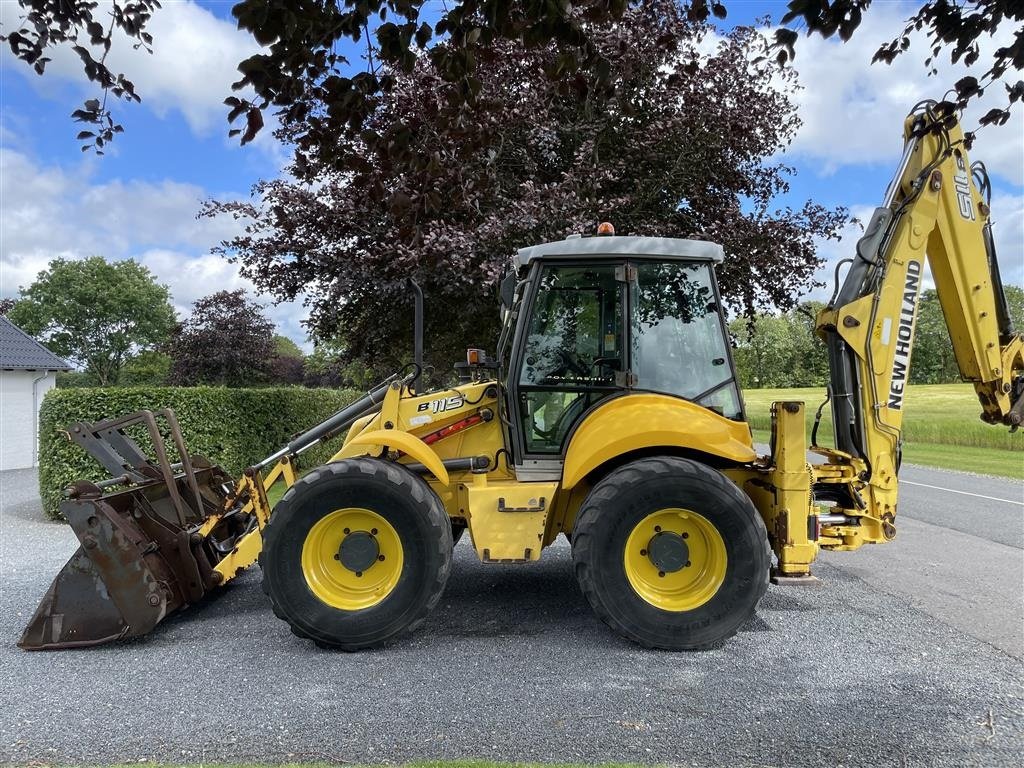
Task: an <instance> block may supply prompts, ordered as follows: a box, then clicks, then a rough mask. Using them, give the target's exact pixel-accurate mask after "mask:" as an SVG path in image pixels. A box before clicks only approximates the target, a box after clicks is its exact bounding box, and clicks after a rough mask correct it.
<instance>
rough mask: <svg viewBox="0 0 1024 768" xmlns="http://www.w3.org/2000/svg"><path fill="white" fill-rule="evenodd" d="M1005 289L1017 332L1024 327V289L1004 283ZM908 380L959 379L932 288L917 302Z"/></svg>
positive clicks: (946, 380)
mask: <svg viewBox="0 0 1024 768" xmlns="http://www.w3.org/2000/svg"><path fill="white" fill-rule="evenodd" d="M1004 291H1005V293H1006V303H1007V308H1008V309H1009V311H1010V321H1011V322H1012V323H1013V327H1014V328H1015V329H1016V330H1017V331H1021V330H1024V288H1021V287H1020V286H1017V285H1007V286H1004ZM910 381H911V382H912V383H914V384H950V383H952V382H956V381H960V369H959V368H958V367H957V364H956V355H955V354H954V353H953V342H952V341H950V338H949V330H948V329H947V328H946V320H945V318H944V317H943V315H942V306H941V305H940V304H939V296H938V294H937V293H936V292H935V289H934V288H929V289H928V290H925V291H923V292H922V293H921V300H920V301H919V302H918V305H917V325H916V326H915V330H914V352H913V357H912V365H911V368H910Z"/></svg>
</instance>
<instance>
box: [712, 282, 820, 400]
mask: <svg viewBox="0 0 1024 768" xmlns="http://www.w3.org/2000/svg"><path fill="white" fill-rule="evenodd" d="M822 306H823V304H822V303H821V302H818V301H808V302H804V303H802V304H800V305H798V306H796V307H794V308H793V309H792V310H790V311H789V312H783V313H780V314H768V313H765V314H759V315H757V316H756V317H755V318H754V319H753V321H752V322H751V321H748V320H747V319H746V318H739V319H736V320H733V321H732V323H730V325H729V331H730V332H731V333H732V336H733V339H734V341H735V343H736V349H735V351H734V353H733V358H734V359H735V361H736V374H737V376H738V377H739V381H740V386H741V387H744V388H753V389H757V388H776V387H814V386H822V385H824V384H825V382H826V380H827V378H828V357H827V356H826V354H825V345H824V344H823V343H822V342H821V340H820V339H818V338H817V337H816V336H815V335H814V324H815V318H816V317H817V313H818V310H820V309H821V308H822Z"/></svg>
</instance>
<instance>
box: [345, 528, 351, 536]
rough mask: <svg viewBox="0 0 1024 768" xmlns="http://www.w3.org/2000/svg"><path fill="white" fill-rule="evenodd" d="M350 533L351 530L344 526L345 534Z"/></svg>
mask: <svg viewBox="0 0 1024 768" xmlns="http://www.w3.org/2000/svg"><path fill="white" fill-rule="evenodd" d="M350 533H352V531H351V530H350V529H349V528H346V529H345V535H346V536H347V535H348V534H350Z"/></svg>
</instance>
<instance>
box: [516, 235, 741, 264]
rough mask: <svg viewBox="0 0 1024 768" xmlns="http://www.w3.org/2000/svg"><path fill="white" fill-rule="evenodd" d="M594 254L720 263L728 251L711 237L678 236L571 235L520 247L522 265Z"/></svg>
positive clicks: (519, 254)
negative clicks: (691, 237)
mask: <svg viewBox="0 0 1024 768" xmlns="http://www.w3.org/2000/svg"><path fill="white" fill-rule="evenodd" d="M592 256H660V257H663V258H664V257H667V258H672V259H689V260H693V261H711V262H714V263H715V264H718V263H720V262H721V261H722V259H723V258H724V257H725V253H724V251H723V250H722V246H720V245H719V244H718V243H711V242H708V241H707V240H683V239H682V238H677V237H615V236H612V237H570V238H567V239H565V240H557V241H555V242H553V243H541V244H540V245H531V246H530V247H529V248H520V249H519V252H518V255H517V259H518V261H519V264H520V266H526V265H527V264H529V263H530V262H531V261H533V260H534V259H548V258H586V257H592Z"/></svg>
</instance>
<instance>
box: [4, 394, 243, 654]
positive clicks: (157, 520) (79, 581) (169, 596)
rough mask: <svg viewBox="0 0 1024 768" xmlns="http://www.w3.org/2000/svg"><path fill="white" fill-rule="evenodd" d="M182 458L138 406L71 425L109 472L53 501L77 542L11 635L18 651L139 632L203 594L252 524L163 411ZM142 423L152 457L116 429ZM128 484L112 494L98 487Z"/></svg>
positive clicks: (216, 471) (220, 476)
mask: <svg viewBox="0 0 1024 768" xmlns="http://www.w3.org/2000/svg"><path fill="white" fill-rule="evenodd" d="M163 415H164V416H165V417H166V418H167V422H168V424H169V425H170V429H171V435H172V437H174V439H175V442H176V443H177V444H178V447H179V454H180V456H181V459H182V461H181V462H180V463H179V464H176V465H171V464H169V463H168V461H167V457H166V454H165V452H164V449H163V446H162V438H161V436H160V433H159V431H158V430H157V428H156V422H155V419H154V415H153V414H152V413H151V412H148V411H143V412H140V413H138V414H133V415H132V416H129V417H125V418H124V419H118V420H115V421H109V422H100V423H97V424H77V425H75V426H74V427H73V428H72V430H71V431H70V432H69V434H70V435H71V437H72V439H74V440H75V441H76V442H78V443H79V444H81V445H83V447H85V448H86V449H87V450H89V452H90V453H92V454H93V455H94V456H95V457H96V458H98V459H100V461H101V462H102V463H103V464H104V466H106V467H107V469H108V470H109V471H111V473H112V474H115V473H123V474H120V475H119V476H116V477H115V478H114V479H113V480H109V481H105V482H102V483H98V484H93V483H89V482H85V481H80V482H78V483H76V484H75V485H74V486H72V487H71V488H69V489H68V491H67V494H68V497H69V498H68V499H67V500H66V501H64V502H62V503H61V505H60V510H61V512H62V513H63V515H64V516H65V518H67V521H68V523H69V524H70V525H71V528H72V530H74V532H75V535H76V536H77V537H78V540H79V542H80V544H81V546H80V547H79V548H78V550H77V551H76V552H75V553H74V555H72V556H71V559H70V560H69V561H68V562H67V564H66V565H65V566H64V568H63V569H62V570H61V571H60V573H59V574H57V577H56V578H55V579H54V580H53V583H52V584H51V585H50V588H49V590H47V592H46V594H45V596H44V597H43V599H42V601H41V602H40V604H39V607H38V608H37V609H36V612H35V614H34V615H33V617H32V620H31V621H30V622H29V624H28V626H27V627H26V628H25V631H24V633H23V634H22V636H21V640H19V641H18V645H19V647H21V648H23V649H25V650H51V649H61V648H76V647H82V646H89V645H99V644H101V643H106V642H111V641H113V640H118V639H121V638H127V637H135V636H138V635H144V634H146V633H147V632H149V631H150V630H152V629H153V627H155V626H156V625H157V623H159V622H160V621H162V620H163V619H164V618H165V617H166V616H168V615H169V614H171V613H173V612H174V611H176V610H178V609H179V608H183V607H185V606H187V605H190V604H194V603H196V602H198V601H199V600H201V599H202V598H203V597H204V596H205V595H206V594H207V593H208V592H210V591H211V590H213V589H215V588H216V587H217V586H219V585H220V584H221V583H222V581H223V577H222V575H221V574H220V573H217V572H215V571H214V565H215V564H216V563H218V561H220V560H221V558H223V557H224V556H225V554H226V553H229V552H231V550H232V548H233V547H234V544H235V542H236V541H237V540H238V539H239V538H240V537H241V536H243V535H245V534H246V533H247V532H249V531H251V530H252V529H253V528H254V527H255V522H256V521H255V519H254V518H253V515H252V513H251V512H249V511H248V508H247V507H246V506H245V504H244V500H243V501H241V502H238V503H236V500H235V499H233V497H231V496H230V494H229V493H228V492H227V491H226V490H225V489H226V488H230V487H231V485H233V484H232V481H231V479H230V478H229V477H227V476H226V475H225V474H224V473H223V472H222V471H221V470H220V468H219V467H214V466H211V465H210V464H209V463H208V462H207V461H206V460H205V459H202V458H201V457H199V456H195V457H193V456H189V455H188V454H187V452H186V451H185V449H184V444H183V441H181V437H180V431H179V430H178V425H177V422H176V420H175V419H174V414H173V413H171V412H170V411H164V412H163ZM135 425H144V426H147V427H150V432H151V437H153V439H154V443H156V444H157V445H156V453H157V455H158V457H159V458H158V460H157V461H156V462H152V461H150V460H148V459H146V458H145V456H144V455H143V454H142V453H141V451H138V446H137V445H135V443H134V442H133V441H132V440H131V439H130V438H129V437H128V436H127V435H126V434H125V433H124V431H123V430H124V429H126V428H128V427H131V426H135ZM113 485H126V486H129V487H128V489H127V490H123V491H120V492H117V493H113V494H106V495H105V494H104V490H103V489H104V487H110V486H113Z"/></svg>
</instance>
